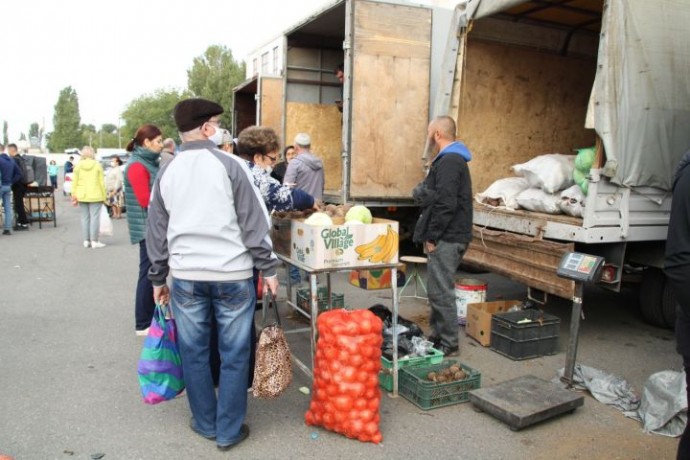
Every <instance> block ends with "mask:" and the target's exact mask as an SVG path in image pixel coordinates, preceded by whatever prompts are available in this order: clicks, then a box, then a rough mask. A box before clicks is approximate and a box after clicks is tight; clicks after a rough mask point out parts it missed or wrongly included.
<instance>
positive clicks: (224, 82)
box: [187, 45, 245, 128]
mask: <svg viewBox="0 0 690 460" xmlns="http://www.w3.org/2000/svg"><path fill="white" fill-rule="evenodd" d="M244 75H245V63H244V61H243V62H240V63H238V62H237V61H235V59H234V58H233V56H232V51H231V50H230V49H228V48H226V47H224V46H220V45H212V46H209V47H208V48H207V49H206V52H205V53H204V54H203V55H202V56H199V57H196V58H194V63H193V64H192V68H191V69H189V70H188V71H187V86H188V87H189V90H190V91H191V92H192V94H193V95H194V96H196V97H203V98H205V99H209V100H212V101H215V102H217V103H219V104H220V105H221V106H222V107H223V109H224V110H225V113H223V115H221V122H222V124H223V126H225V127H226V128H229V127H231V126H232V105H233V93H232V89H233V88H234V87H235V86H237V85H239V84H240V83H242V81H244Z"/></svg>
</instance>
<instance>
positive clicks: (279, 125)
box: [259, 77, 287, 144]
mask: <svg viewBox="0 0 690 460" xmlns="http://www.w3.org/2000/svg"><path fill="white" fill-rule="evenodd" d="M260 85H261V111H260V114H261V120H260V121H259V123H260V124H261V126H268V127H270V128H273V129H274V130H275V132H276V133H278V136H279V137H280V138H281V139H283V122H282V117H283V80H282V79H280V78H268V77H262V79H261V82H260ZM283 143H284V144H287V143H286V142H283Z"/></svg>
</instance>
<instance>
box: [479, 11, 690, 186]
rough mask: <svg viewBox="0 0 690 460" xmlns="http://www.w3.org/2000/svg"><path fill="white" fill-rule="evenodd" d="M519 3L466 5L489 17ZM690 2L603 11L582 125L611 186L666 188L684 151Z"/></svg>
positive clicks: (689, 123)
mask: <svg viewBox="0 0 690 460" xmlns="http://www.w3.org/2000/svg"><path fill="white" fill-rule="evenodd" d="M524 2H525V1H524V0H522V1H521V0H471V1H470V2H469V3H468V4H467V15H468V17H470V18H473V19H479V18H481V17H485V16H489V15H492V14H495V13H498V12H500V11H505V10H506V9H507V8H510V7H513V6H515V5H516V4H520V3H524ZM688 24H690V2H688V1H687V0H655V1H653V2H652V1H649V0H617V1H608V2H606V5H605V7H604V13H603V18H602V29H601V39H600V43H599V56H598V67H597V74H596V79H595V82H594V87H593V89H592V93H591V98H590V104H589V111H588V114H587V120H586V127H587V128H593V129H595V130H596V131H597V133H598V134H599V136H600V137H601V138H602V140H603V143H604V148H605V150H606V158H607V162H606V164H605V167H604V171H603V172H604V175H606V176H609V177H611V179H612V181H613V182H614V183H617V184H620V185H624V186H628V187H635V186H651V187H659V188H661V189H664V190H669V189H670V188H671V185H672V178H673V173H674V172H675V168H676V166H677V164H678V162H679V161H680V158H681V156H682V155H683V153H684V152H686V151H687V150H688V149H690V27H688Z"/></svg>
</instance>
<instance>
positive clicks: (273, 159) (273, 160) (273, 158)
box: [263, 153, 278, 163]
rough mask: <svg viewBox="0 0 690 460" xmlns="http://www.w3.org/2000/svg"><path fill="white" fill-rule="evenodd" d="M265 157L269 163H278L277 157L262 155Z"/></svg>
mask: <svg viewBox="0 0 690 460" xmlns="http://www.w3.org/2000/svg"><path fill="white" fill-rule="evenodd" d="M263 155H264V156H265V157H267V158H268V159H269V160H271V163H275V162H276V161H278V157H272V156H271V155H267V154H265V153H264V154H263Z"/></svg>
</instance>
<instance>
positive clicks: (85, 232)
mask: <svg viewBox="0 0 690 460" xmlns="http://www.w3.org/2000/svg"><path fill="white" fill-rule="evenodd" d="M102 205H103V203H101V202H100V201H99V202H97V203H86V202H83V201H80V202H79V208H80V209H81V234H82V237H83V238H84V241H91V242H92V243H95V242H96V241H99V238H98V230H99V229H100V225H101V206H102Z"/></svg>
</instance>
